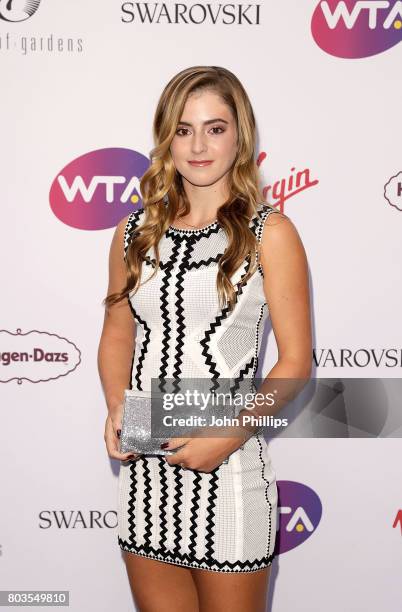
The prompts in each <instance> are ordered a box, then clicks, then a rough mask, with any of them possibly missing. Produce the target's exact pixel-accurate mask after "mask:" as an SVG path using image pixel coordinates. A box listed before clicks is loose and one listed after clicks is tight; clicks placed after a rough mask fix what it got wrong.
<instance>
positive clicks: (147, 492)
mask: <svg viewBox="0 0 402 612" xmlns="http://www.w3.org/2000/svg"><path fill="white" fill-rule="evenodd" d="M141 459H142V464H143V467H144V472H143V474H144V517H145V530H144V544H145V546H149V545H150V543H151V534H152V512H151V510H150V508H151V502H150V499H151V492H152V488H151V477H150V470H149V463H148V459H147V457H145V456H142V457H141Z"/></svg>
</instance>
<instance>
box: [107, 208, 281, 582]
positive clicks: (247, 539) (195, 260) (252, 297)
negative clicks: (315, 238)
mask: <svg viewBox="0 0 402 612" xmlns="http://www.w3.org/2000/svg"><path fill="white" fill-rule="evenodd" d="M274 212H277V211H276V209H274V208H272V207H270V206H269V205H268V204H266V203H265V202H262V203H260V204H259V206H258V209H257V213H256V214H255V215H254V217H253V218H252V219H251V220H250V228H251V230H252V231H253V232H254V233H255V235H256V236H257V239H258V241H261V236H262V230H263V226H264V222H265V219H266V218H267V217H268V216H269V215H270V214H271V213H274ZM143 215H144V211H143V209H142V208H141V209H138V210H136V211H134V212H132V213H131V214H130V216H129V217H128V221H127V225H126V229H125V237H124V253H123V256H124V257H125V256H126V253H127V249H128V246H129V244H130V241H131V240H132V239H133V238H134V236H135V232H136V230H137V229H138V228H139V226H140V225H141V220H142V218H143ZM226 246H227V237H226V233H225V232H224V229H223V228H222V227H221V226H220V224H219V223H218V221H214V222H213V223H211V224H210V225H208V226H206V227H204V228H202V229H199V230H190V229H189V230H184V229H179V228H175V227H174V226H170V227H169V228H168V229H167V231H166V233H165V234H164V236H163V237H162V239H161V241H160V243H159V250H160V259H161V264H160V269H159V270H158V272H157V274H156V275H155V276H154V277H153V278H152V280H150V281H149V282H146V283H145V284H142V285H141V287H140V289H139V290H138V291H137V293H135V294H133V293H131V294H130V297H129V303H130V307H131V310H132V313H133V316H134V318H135V322H136V339H135V351H134V355H133V361H132V375H131V389H133V390H143V391H150V389H151V378H158V377H160V378H166V379H175V378H178V379H179V378H189V379H193V378H194V379H197V378H210V379H211V380H217V379H218V378H219V377H224V378H227V379H235V380H237V381H239V380H243V379H244V378H253V377H255V374H256V370H257V365H258V354H259V350H260V346H261V337H262V333H263V327H264V323H265V321H266V319H267V317H268V306H267V304H266V301H265V296H264V291H263V270H262V267H261V265H259V266H258V269H257V271H256V272H255V273H254V274H253V275H252V277H251V278H250V279H249V281H248V282H247V284H246V285H243V286H242V287H239V285H238V282H239V280H240V279H241V278H242V277H243V276H244V275H245V273H246V272H247V269H248V267H249V262H248V261H245V262H244V264H242V266H241V267H240V268H239V270H237V271H236V272H235V274H234V275H233V277H232V278H231V280H232V283H233V285H234V287H235V289H236V304H235V307H234V310H233V311H232V312H231V313H230V312H229V311H228V309H227V308H226V307H224V308H223V309H221V308H220V307H219V302H218V296H217V292H216V275H217V271H218V261H219V258H220V257H221V255H222V254H223V253H224V251H225V248H226ZM153 255H154V253H153V250H152V249H150V251H149V252H148V254H147V256H148V257H147V262H146V263H144V264H143V268H142V277H141V283H144V282H145V280H146V279H147V278H148V277H149V276H151V274H152V273H153V271H154V264H155V260H154V259H153ZM246 382H247V381H246ZM247 384H248V383H247ZM277 503H278V493H277V486H276V475H275V472H274V469H273V467H272V464H271V459H270V456H269V453H268V445H267V443H266V441H265V439H264V437H263V435H262V434H261V433H256V434H254V436H252V437H251V438H250V439H249V440H248V441H247V442H246V443H245V444H244V445H243V447H241V448H239V449H237V450H236V451H235V452H233V453H232V454H231V455H229V461H228V463H222V464H221V465H219V466H218V467H217V468H215V469H214V470H213V471H212V472H208V473H207V472H199V471H197V470H191V469H183V468H182V467H181V466H179V465H176V466H170V465H169V464H168V463H167V462H166V461H165V459H164V458H163V457H160V456H157V455H154V456H151V455H148V456H144V455H142V456H140V458H139V459H138V460H136V461H134V460H133V461H126V462H124V463H123V462H121V463H120V472H119V482H118V544H119V546H120V548H121V549H122V550H124V551H128V552H131V553H134V554H137V555H141V556H143V557H148V558H151V559H157V560H159V561H162V562H165V563H173V564H176V565H181V566H185V567H190V568H200V569H205V570H211V571H218V572H254V571H257V570H259V569H262V568H264V567H266V566H268V565H270V564H271V563H272V560H273V558H274V547H275V539H276V526H277Z"/></svg>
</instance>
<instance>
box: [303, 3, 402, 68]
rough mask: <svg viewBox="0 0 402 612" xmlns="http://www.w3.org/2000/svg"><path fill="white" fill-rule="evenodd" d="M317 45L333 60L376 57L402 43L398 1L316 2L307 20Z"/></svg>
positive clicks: (401, 9) (401, 20) (400, 10)
mask: <svg viewBox="0 0 402 612" xmlns="http://www.w3.org/2000/svg"><path fill="white" fill-rule="evenodd" d="M311 33H312V36H313V38H314V40H315V42H316V43H317V45H318V46H319V47H320V48H321V49H322V50H323V51H326V52H327V53H329V54H331V55H335V56H337V57H344V58H350V59H354V58H361V57H368V56H370V55H377V54H378V53H382V52H383V51H386V50H387V49H390V48H391V47H393V46H394V45H397V44H398V43H399V42H400V41H401V39H402V1H401V0H390V1H386V0H378V1H377V0H369V1H367V0H366V1H363V0H358V1H356V0H346V1H342V2H339V1H338V0H328V1H325V2H319V3H318V5H317V7H316V9H315V11H314V13H313V17H312V20H311Z"/></svg>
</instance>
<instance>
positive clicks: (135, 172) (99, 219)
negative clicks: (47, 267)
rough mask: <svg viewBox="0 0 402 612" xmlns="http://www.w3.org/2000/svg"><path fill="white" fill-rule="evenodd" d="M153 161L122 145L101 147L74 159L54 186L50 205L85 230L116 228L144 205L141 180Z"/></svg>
mask: <svg viewBox="0 0 402 612" xmlns="http://www.w3.org/2000/svg"><path fill="white" fill-rule="evenodd" d="M149 164H150V161H149V159H148V158H147V157H146V156H145V155H142V153H138V151H133V150H132V149H124V148H120V147H115V148H110V149H98V150H96V151H91V152H89V153H85V154H84V155H81V156H80V157H77V158H76V159H74V160H72V161H70V162H69V163H68V164H67V165H66V166H65V167H64V168H63V169H62V170H61V171H60V172H59V173H58V174H57V176H56V178H55V179H54V181H53V183H52V186H51V188H50V194H49V199H50V206H51V209H52V210H53V212H54V214H55V215H56V217H58V219H60V221H62V222H63V223H65V224H66V225H69V226H70V227H75V228H77V229H82V230H100V229H107V228H110V227H115V226H116V225H117V224H118V222H119V221H120V220H121V219H122V218H123V217H124V216H126V215H128V213H130V212H132V211H133V210H136V209H137V208H139V207H140V203H141V201H142V198H141V192H140V179H141V177H142V175H143V174H144V172H145V170H147V168H148V167H149Z"/></svg>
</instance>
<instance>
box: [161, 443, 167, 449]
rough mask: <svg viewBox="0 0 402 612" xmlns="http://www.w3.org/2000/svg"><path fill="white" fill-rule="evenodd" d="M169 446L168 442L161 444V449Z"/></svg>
mask: <svg viewBox="0 0 402 612" xmlns="http://www.w3.org/2000/svg"><path fill="white" fill-rule="evenodd" d="M168 446H169V442H162V444H161V448H167V447H168Z"/></svg>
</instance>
